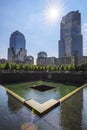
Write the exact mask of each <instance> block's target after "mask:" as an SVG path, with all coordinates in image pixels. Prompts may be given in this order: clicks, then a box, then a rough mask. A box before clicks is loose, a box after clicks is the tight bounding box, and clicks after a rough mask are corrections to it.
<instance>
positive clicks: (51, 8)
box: [44, 0, 64, 24]
mask: <svg viewBox="0 0 87 130" xmlns="http://www.w3.org/2000/svg"><path fill="white" fill-rule="evenodd" d="M63 10H64V7H63V5H62V4H61V3H60V2H59V1H57V0H53V1H49V2H48V4H47V7H46V8H45V10H44V18H45V21H46V22H48V23H49V24H50V23H52V24H53V23H58V22H59V21H60V18H61V16H62V13H63Z"/></svg>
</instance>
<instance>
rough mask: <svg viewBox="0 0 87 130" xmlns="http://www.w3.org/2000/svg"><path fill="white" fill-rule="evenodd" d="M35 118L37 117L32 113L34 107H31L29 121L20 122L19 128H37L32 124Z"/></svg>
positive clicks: (30, 129) (23, 129)
mask: <svg viewBox="0 0 87 130" xmlns="http://www.w3.org/2000/svg"><path fill="white" fill-rule="evenodd" d="M36 119H37V117H36V115H35V114H34V109H32V111H31V120H30V122H26V123H24V124H22V126H21V130H37V127H36V126H35V124H34V122H35V120H36Z"/></svg>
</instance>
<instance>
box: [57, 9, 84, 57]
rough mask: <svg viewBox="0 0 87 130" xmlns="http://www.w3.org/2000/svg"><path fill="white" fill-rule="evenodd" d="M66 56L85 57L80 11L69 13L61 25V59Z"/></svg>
mask: <svg viewBox="0 0 87 130" xmlns="http://www.w3.org/2000/svg"><path fill="white" fill-rule="evenodd" d="M65 56H66V57H71V56H77V57H81V56H83V40H82V35H81V14H80V13H79V11H72V12H70V13H68V14H67V15H66V16H64V17H63V18H62V21H61V23H60V40H59V58H62V57H65Z"/></svg>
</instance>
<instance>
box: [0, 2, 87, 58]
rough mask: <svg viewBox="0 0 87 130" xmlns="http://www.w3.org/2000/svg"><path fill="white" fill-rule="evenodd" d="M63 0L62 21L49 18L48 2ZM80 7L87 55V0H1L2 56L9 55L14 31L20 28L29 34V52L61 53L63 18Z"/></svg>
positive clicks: (0, 43)
mask: <svg viewBox="0 0 87 130" xmlns="http://www.w3.org/2000/svg"><path fill="white" fill-rule="evenodd" d="M54 1H55V2H56V3H59V5H60V6H61V7H62V10H61V17H59V20H58V22H55V23H51V24H50V22H49V21H47V20H46V18H45V15H44V12H45V10H46V9H47V6H48V5H49V6H50V4H51V5H52V4H54V3H55V2H54ZM76 10H79V12H80V13H81V21H82V24H81V25H82V35H83V52H84V53H83V54H84V55H87V0H82V1H80V0H0V59H1V58H7V48H8V47H9V38H10V35H11V33H13V32H14V31H16V30H19V31H20V32H22V33H23V34H24V35H25V39H26V49H27V54H28V55H33V56H34V57H35V58H36V57H37V53H38V52H40V51H45V52H47V54H48V56H49V57H50V56H55V57H58V40H59V39H60V21H61V18H62V17H63V16H64V15H66V14H67V13H68V12H70V11H76Z"/></svg>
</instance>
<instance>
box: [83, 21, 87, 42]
mask: <svg viewBox="0 0 87 130" xmlns="http://www.w3.org/2000/svg"><path fill="white" fill-rule="evenodd" d="M83 37H84V39H85V40H87V22H86V23H84V25H83Z"/></svg>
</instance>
